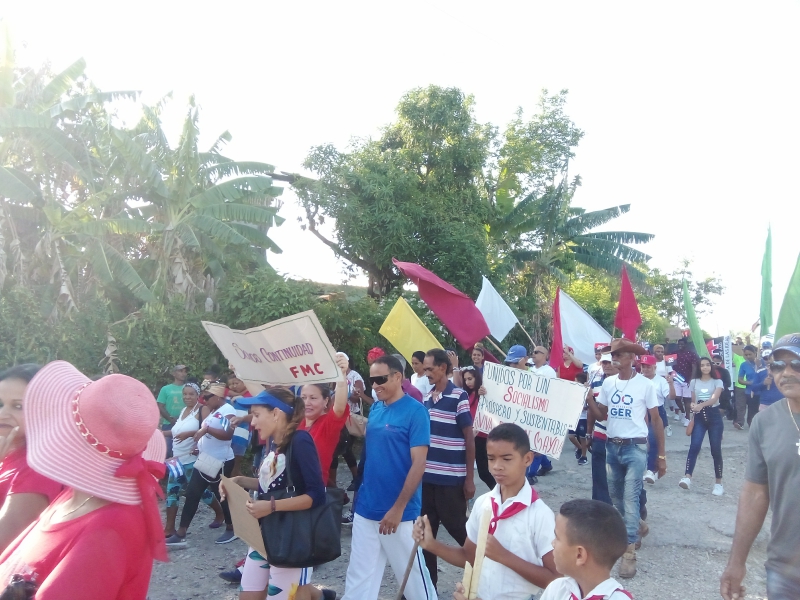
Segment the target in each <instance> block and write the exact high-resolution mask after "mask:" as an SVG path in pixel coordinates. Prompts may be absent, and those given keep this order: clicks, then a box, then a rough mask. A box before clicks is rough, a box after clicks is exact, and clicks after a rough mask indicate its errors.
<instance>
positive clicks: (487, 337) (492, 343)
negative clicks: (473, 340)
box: [484, 335, 506, 358]
mask: <svg viewBox="0 0 800 600" xmlns="http://www.w3.org/2000/svg"><path fill="white" fill-rule="evenodd" d="M484 339H486V341H487V342H489V343H490V344H491V345H492V346H493V347H494V349H495V350H497V351H498V352H499V353H500V354H502V355H503V358H505V357H506V353H505V352H503V351H502V350H500V346H498V345H497V344H495V343H494V342H493V341H492V338H490V337H489V336H488V335H487V336H486V338H484Z"/></svg>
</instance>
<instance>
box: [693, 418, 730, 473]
mask: <svg viewBox="0 0 800 600" xmlns="http://www.w3.org/2000/svg"><path fill="white" fill-rule="evenodd" d="M724 429H725V424H724V423H723V421H722V413H720V412H719V409H718V408H713V407H712V408H704V409H703V410H702V411H701V412H699V413H697V414H696V415H695V416H694V428H693V429H692V442H691V444H690V445H689V456H687V457H686V474H687V475H691V474H692V473H694V465H695V463H696V462H697V455H698V454H700V448H701V447H702V446H703V438H704V437H706V431H707V432H708V442H709V444H710V445H711V456H712V458H713V459H714V475H715V476H716V478H717V479H722V431H723V430H724Z"/></svg>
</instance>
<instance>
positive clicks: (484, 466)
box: [475, 437, 497, 490]
mask: <svg viewBox="0 0 800 600" xmlns="http://www.w3.org/2000/svg"><path fill="white" fill-rule="evenodd" d="M475 462H476V463H478V477H480V478H481V481H482V482H483V483H485V484H486V486H487V487H488V488H489V489H490V490H493V489H494V486H495V485H497V482H496V481H495V480H494V477H492V473H491V472H490V471H489V457H488V456H487V455H486V438H485V437H476V438H475Z"/></svg>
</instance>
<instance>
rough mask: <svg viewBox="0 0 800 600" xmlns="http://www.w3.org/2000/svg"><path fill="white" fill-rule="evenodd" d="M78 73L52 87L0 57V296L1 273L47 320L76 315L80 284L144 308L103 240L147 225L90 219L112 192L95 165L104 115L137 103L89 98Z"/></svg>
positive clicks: (106, 96) (142, 290)
mask: <svg viewBox="0 0 800 600" xmlns="http://www.w3.org/2000/svg"><path fill="white" fill-rule="evenodd" d="M5 39H6V40H7V37H6V38H5ZM85 67H86V63H85V61H83V59H80V60H78V61H76V62H75V63H73V64H72V65H70V66H69V67H67V69H65V70H64V71H62V72H61V73H59V74H57V75H55V76H52V77H51V76H50V75H49V73H48V71H47V70H46V69H40V70H38V71H35V70H33V69H24V70H19V69H16V68H15V67H14V61H13V51H12V49H11V47H10V45H9V44H8V43H6V44H5V45H4V47H3V48H0V165H2V166H0V289H1V288H2V285H3V284H4V282H5V279H6V277H7V275H8V274H9V270H8V267H9V266H10V267H11V275H12V276H13V277H14V278H15V279H16V280H17V281H18V282H19V283H20V284H26V285H29V286H31V287H34V288H37V289H38V291H39V292H40V297H41V298H42V301H43V311H44V313H45V314H49V317H50V318H51V319H54V318H56V317H57V316H58V315H59V311H61V312H66V313H69V312H71V311H73V310H77V308H78V300H77V296H78V294H76V291H75V288H76V284H77V283H78V282H79V281H80V282H81V284H82V286H83V287H84V288H86V287H87V286H88V287H91V285H92V284H93V283H99V284H100V285H103V286H111V287H113V286H122V287H123V288H127V290H129V291H130V292H131V293H132V294H133V295H134V296H135V297H136V298H138V299H139V300H141V301H145V302H147V301H151V300H153V296H152V294H151V293H150V291H149V289H148V288H147V286H146V285H145V284H144V282H143V281H142V279H141V278H140V277H139V275H138V274H137V272H136V271H135V269H133V267H132V266H131V265H130V263H129V261H128V260H127V258H126V257H125V256H123V255H122V254H121V253H120V252H119V250H118V249H117V248H116V247H115V246H114V245H113V244H112V243H110V238H109V236H110V234H112V233H117V234H119V233H123V232H124V233H132V232H142V231H145V230H146V223H143V222H139V223H134V222H129V220H127V219H126V220H122V221H120V220H118V219H107V218H104V216H103V215H102V210H98V205H99V204H101V203H102V200H103V199H104V198H107V197H109V196H110V195H112V193H113V187H114V184H115V180H114V178H113V177H109V175H110V174H109V172H108V170H107V169H105V165H104V163H103V161H102V160H100V154H101V148H102V146H103V141H102V140H103V138H104V137H105V138H106V142H105V145H108V143H107V137H108V136H107V133H106V132H105V121H106V120H107V113H106V111H105V108H104V105H105V103H107V102H109V101H111V100H114V99H119V98H134V97H135V96H136V93H135V92H105V93H104V92H99V91H97V90H95V89H93V88H92V87H91V85H90V84H89V83H88V82H87V81H86V80H85V78H84V75H83V74H84V70H85ZM98 121H99V123H98ZM115 221H119V222H115ZM6 242H7V246H8V248H9V252H8V253H6V252H5V246H6ZM84 291H85V290H84Z"/></svg>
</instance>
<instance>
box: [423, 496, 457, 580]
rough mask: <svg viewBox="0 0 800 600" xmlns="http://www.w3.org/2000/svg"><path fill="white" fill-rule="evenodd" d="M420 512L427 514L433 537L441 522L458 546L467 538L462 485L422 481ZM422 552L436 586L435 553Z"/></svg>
mask: <svg viewBox="0 0 800 600" xmlns="http://www.w3.org/2000/svg"><path fill="white" fill-rule="evenodd" d="M422 514H423V515H428V521H430V524H431V531H432V532H433V537H436V534H437V532H438V531H439V525H440V524H441V525H444V528H445V529H446V530H447V533H449V534H450V535H452V536H453V539H454V540H455V541H456V543H457V544H458V545H459V546H463V545H464V542H465V541H466V540H467V499H466V498H464V486H463V485H437V484H434V483H423V484H422ZM422 554H423V555H424V556H425V565H426V566H427V567H428V572H429V573H430V575H431V581H432V582H433V586H434V587H436V582H437V580H438V578H439V577H438V575H439V574H438V572H437V567H436V555H435V554H431V553H430V552H427V551H425V550H423V552H422Z"/></svg>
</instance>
